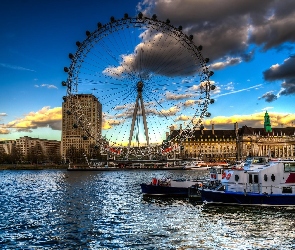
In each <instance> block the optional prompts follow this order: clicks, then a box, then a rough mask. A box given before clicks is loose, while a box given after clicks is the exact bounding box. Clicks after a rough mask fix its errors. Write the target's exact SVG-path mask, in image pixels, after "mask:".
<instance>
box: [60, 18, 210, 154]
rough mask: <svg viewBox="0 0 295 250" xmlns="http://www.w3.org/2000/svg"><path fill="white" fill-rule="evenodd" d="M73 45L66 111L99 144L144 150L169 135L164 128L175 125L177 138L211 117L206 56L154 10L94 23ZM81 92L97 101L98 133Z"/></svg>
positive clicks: (120, 148) (184, 137)
mask: <svg viewBox="0 0 295 250" xmlns="http://www.w3.org/2000/svg"><path fill="white" fill-rule="evenodd" d="M76 45H77V51H76V53H74V54H71V53H70V54H69V58H70V59H71V63H70V66H69V67H65V68H64V71H65V72H67V74H68V76H67V80H66V81H64V82H63V85H64V86H66V87H67V101H69V102H71V103H72V105H71V110H70V111H69V113H70V114H71V115H75V116H76V121H77V122H76V124H77V125H78V126H79V127H80V128H81V129H82V130H83V131H84V134H85V135H86V136H87V137H91V138H94V139H95V141H96V144H97V145H96V146H98V147H100V148H101V150H103V149H104V148H108V149H109V148H115V149H116V150H115V152H119V151H120V152H121V150H122V149H123V148H125V149H126V148H127V149H128V152H130V150H135V148H136V150H139V149H140V150H141V153H142V154H147V153H150V151H151V149H153V148H155V147H159V146H161V145H162V143H163V141H164V140H166V142H167V141H168V142H169V140H172V138H171V137H169V138H167V132H168V133H169V131H171V130H172V129H173V128H174V129H175V130H177V129H179V131H181V133H178V134H177V136H174V137H173V140H174V142H176V141H179V142H180V141H181V140H184V139H186V138H187V137H190V136H191V135H192V131H193V130H194V129H196V128H198V127H200V126H202V120H203V118H204V117H209V116H210V113H209V112H208V111H207V108H208V105H209V104H210V103H213V102H214V100H213V99H210V90H214V88H215V86H214V85H212V84H211V82H210V77H211V76H212V75H213V72H212V71H210V70H209V68H208V65H207V63H208V62H209V59H208V58H204V57H203V56H202V54H201V50H202V46H201V45H196V44H195V43H194V41H193V36H192V35H190V36H188V35H186V34H184V33H183V31H182V26H179V27H174V26H173V25H171V23H170V20H168V19H167V20H166V21H160V20H158V19H157V16H156V15H153V16H152V17H146V16H143V14H142V13H139V14H138V16H136V17H129V16H128V15H127V14H125V15H124V17H123V18H121V19H115V18H114V17H111V18H110V22H109V23H106V24H101V23H98V24H97V28H96V29H95V30H94V31H93V32H90V31H86V39H85V40H84V41H83V42H76ZM80 94H91V95H93V96H95V97H96V98H97V100H98V101H99V102H100V103H101V107H102V120H101V124H100V128H101V129H100V130H99V131H97V130H96V129H94V127H95V126H94V124H93V121H92V120H91V119H89V116H87V115H86V113H85V112H84V111H83V110H85V107H83V105H85V104H82V103H81V102H79V98H77V97H78V96H79V95H80ZM77 125H76V126H77ZM180 128H181V130H180ZM106 145H107V146H106ZM143 149H145V151H144V150H143Z"/></svg>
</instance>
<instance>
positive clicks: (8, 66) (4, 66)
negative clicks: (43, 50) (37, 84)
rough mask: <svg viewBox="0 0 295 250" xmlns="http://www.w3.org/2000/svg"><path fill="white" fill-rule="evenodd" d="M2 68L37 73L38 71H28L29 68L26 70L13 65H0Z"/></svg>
mask: <svg viewBox="0 0 295 250" xmlns="http://www.w3.org/2000/svg"><path fill="white" fill-rule="evenodd" d="M0 66H1V67H3V68H8V69H15V70H22V71H32V72H36V70H33V69H28V68H24V67H21V66H16V65H11V64H7V63H0Z"/></svg>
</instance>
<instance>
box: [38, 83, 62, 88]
mask: <svg viewBox="0 0 295 250" xmlns="http://www.w3.org/2000/svg"><path fill="white" fill-rule="evenodd" d="M34 86H35V87H36V88H39V87H41V88H47V89H58V88H57V87H56V86H55V85H53V84H41V85H37V84H36V85H34Z"/></svg>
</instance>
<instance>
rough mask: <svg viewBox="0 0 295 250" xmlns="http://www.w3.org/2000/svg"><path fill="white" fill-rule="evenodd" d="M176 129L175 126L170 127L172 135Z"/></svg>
mask: <svg viewBox="0 0 295 250" xmlns="http://www.w3.org/2000/svg"><path fill="white" fill-rule="evenodd" d="M173 131H174V126H171V127H170V135H171V134H172V132H173Z"/></svg>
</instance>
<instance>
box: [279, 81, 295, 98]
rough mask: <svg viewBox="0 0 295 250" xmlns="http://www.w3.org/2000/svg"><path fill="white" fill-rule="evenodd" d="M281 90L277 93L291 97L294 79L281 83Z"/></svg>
mask: <svg viewBox="0 0 295 250" xmlns="http://www.w3.org/2000/svg"><path fill="white" fill-rule="evenodd" d="M282 88H283V90H282V91H281V92H280V93H279V94H280V95H293V94H295V79H290V80H288V81H286V82H283V83H282Z"/></svg>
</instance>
